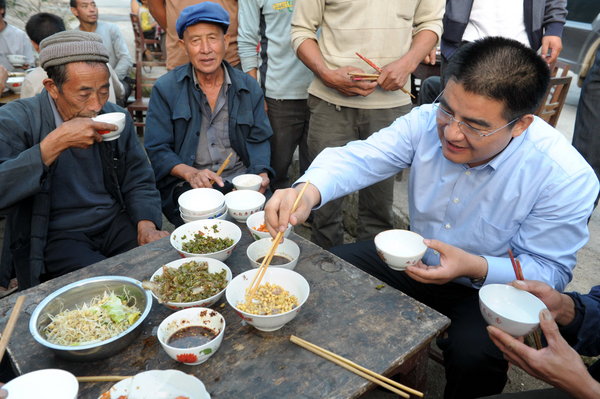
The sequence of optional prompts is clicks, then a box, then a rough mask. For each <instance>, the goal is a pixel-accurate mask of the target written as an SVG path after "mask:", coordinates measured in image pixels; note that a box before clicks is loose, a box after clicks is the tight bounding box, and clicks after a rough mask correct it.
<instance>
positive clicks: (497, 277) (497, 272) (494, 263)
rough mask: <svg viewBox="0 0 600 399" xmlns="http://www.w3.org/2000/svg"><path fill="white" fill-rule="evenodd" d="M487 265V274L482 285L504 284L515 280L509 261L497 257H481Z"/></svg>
mask: <svg viewBox="0 0 600 399" xmlns="http://www.w3.org/2000/svg"><path fill="white" fill-rule="evenodd" d="M483 257H484V258H485V260H487V263H488V274H487V278H486V279H485V282H484V283H483V285H487V284H506V283H510V282H511V281H514V280H516V279H517V278H516V276H515V271H514V269H513V267H512V264H511V263H510V259H508V258H501V257H497V256H483Z"/></svg>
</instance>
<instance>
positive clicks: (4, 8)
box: [0, 0, 6, 18]
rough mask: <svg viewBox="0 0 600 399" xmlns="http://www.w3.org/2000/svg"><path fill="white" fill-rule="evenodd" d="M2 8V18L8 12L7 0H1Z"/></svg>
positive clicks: (0, 6)
mask: <svg viewBox="0 0 600 399" xmlns="http://www.w3.org/2000/svg"><path fill="white" fill-rule="evenodd" d="M0 10H2V18H4V15H5V14H6V0H0Z"/></svg>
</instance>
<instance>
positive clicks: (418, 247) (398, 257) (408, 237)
mask: <svg viewBox="0 0 600 399" xmlns="http://www.w3.org/2000/svg"><path fill="white" fill-rule="evenodd" d="M375 247H376V248H377V254H378V255H379V257H380V258H381V259H382V260H383V261H384V262H385V263H387V265H388V266H389V267H390V268H392V269H394V270H399V271H402V270H405V269H406V267H407V266H410V265H416V264H417V262H418V261H420V260H421V258H422V257H423V255H424V254H425V251H426V250H427V246H426V245H425V243H423V237H421V236H420V235H419V234H417V233H414V232H412V231H409V230H397V229H395V230H386V231H382V232H381V233H379V234H377V235H376V236H375Z"/></svg>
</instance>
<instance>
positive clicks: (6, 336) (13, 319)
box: [0, 295, 25, 361]
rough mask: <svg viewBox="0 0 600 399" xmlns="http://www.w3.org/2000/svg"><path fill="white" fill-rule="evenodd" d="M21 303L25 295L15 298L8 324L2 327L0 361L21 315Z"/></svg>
mask: <svg viewBox="0 0 600 399" xmlns="http://www.w3.org/2000/svg"><path fill="white" fill-rule="evenodd" d="M23 302H25V295H21V296H20V297H18V298H17V301H16V302H15V306H14V307H13V309H12V312H11V313H10V317H9V318H8V322H7V323H6V327H4V331H2V338H0V361H2V358H3V357H4V352H5V351H6V347H7V346H8V341H9V340H10V336H11V335H12V333H13V330H14V329H15V325H16V324H17V320H18V319H19V315H20V314H21V308H22V307H23Z"/></svg>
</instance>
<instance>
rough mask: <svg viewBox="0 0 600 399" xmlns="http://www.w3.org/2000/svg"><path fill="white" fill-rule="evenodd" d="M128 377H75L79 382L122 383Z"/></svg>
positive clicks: (128, 376)
mask: <svg viewBox="0 0 600 399" xmlns="http://www.w3.org/2000/svg"><path fill="white" fill-rule="evenodd" d="M130 377H131V376H130V375H90V376H85V377H77V381H79V382H112V381H122V380H126V379H127V378H130Z"/></svg>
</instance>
